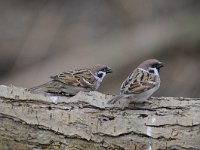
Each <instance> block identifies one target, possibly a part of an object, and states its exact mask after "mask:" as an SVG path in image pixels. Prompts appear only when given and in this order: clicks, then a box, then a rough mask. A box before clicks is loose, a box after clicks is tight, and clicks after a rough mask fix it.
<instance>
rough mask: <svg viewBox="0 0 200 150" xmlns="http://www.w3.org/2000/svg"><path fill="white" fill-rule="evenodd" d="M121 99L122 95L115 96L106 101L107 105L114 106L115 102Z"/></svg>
mask: <svg viewBox="0 0 200 150" xmlns="http://www.w3.org/2000/svg"><path fill="white" fill-rule="evenodd" d="M121 98H123V96H122V95H117V96H115V97H114V98H112V99H111V100H109V101H108V104H115V103H116V102H118V101H119V100H120V99H121Z"/></svg>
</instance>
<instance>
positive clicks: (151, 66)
mask: <svg viewBox="0 0 200 150" xmlns="http://www.w3.org/2000/svg"><path fill="white" fill-rule="evenodd" d="M162 67H164V63H163V62H160V61H159V60H157V59H148V60H146V61H144V62H143V63H141V64H140V65H139V66H138V68H142V69H144V70H147V71H148V72H149V73H152V74H156V75H158V73H159V71H160V68H162Z"/></svg>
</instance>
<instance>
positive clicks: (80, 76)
mask: <svg viewBox="0 0 200 150" xmlns="http://www.w3.org/2000/svg"><path fill="white" fill-rule="evenodd" d="M111 72H112V69H111V68H110V67H108V66H105V65H95V66H93V67H90V68H86V69H79V70H73V71H68V72H63V73H61V74H59V75H56V76H51V77H50V78H51V79H52V80H51V81H49V82H47V83H45V84H43V85H40V86H37V87H33V88H31V89H29V91H30V92H31V93H50V94H58V95H59V94H62V95H70V96H73V95H76V94H77V93H78V92H79V91H85V92H88V91H94V90H97V89H98V88H99V86H100V84H101V82H102V81H103V79H104V77H105V76H106V74H108V73H111Z"/></svg>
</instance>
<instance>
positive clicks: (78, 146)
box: [0, 86, 200, 150]
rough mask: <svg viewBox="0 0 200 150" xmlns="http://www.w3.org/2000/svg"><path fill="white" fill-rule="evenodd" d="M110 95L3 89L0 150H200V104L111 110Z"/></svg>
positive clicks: (160, 101) (162, 101) (177, 101)
mask: <svg viewBox="0 0 200 150" xmlns="http://www.w3.org/2000/svg"><path fill="white" fill-rule="evenodd" d="M111 98H112V96H111V95H104V94H101V93H98V92H90V93H84V92H80V93H78V94H77V95H76V96H74V97H72V98H67V97H58V96H44V95H39V94H31V93H29V92H28V91H27V90H25V89H22V88H17V87H14V86H10V87H7V86H0V149H20V150H21V149H66V150H108V149H109V150H113V149H115V150H140V149H141V150H143V149H146V150H156V149H162V150H166V149H181V150H182V149H183V150H184V149H188V150H192V149H194V150H196V149H200V99H199V98H196V99H195V98H192V99H191V98H173V97H159V98H151V100H152V102H153V103H152V104H151V105H148V106H147V105H140V106H137V105H135V106H130V107H129V108H126V109H124V110H122V109H120V108H111V107H113V106H109V105H107V104H106V102H107V101H108V100H109V99H111Z"/></svg>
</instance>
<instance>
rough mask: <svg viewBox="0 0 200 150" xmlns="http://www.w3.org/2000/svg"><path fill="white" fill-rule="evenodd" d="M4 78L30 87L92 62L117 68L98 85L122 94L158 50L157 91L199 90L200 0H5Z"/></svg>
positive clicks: (1, 4) (0, 20) (0, 46)
mask: <svg viewBox="0 0 200 150" xmlns="http://www.w3.org/2000/svg"><path fill="white" fill-rule="evenodd" d="M0 52H1V55H0V84H4V85H10V84H13V85H15V86H20V87H26V88H29V87H32V86H35V85H39V84H42V83H44V82H46V81H48V80H49V78H48V77H49V76H50V75H55V74H57V73H60V72H62V71H67V70H71V69H74V68H83V67H86V66H91V65H94V64H99V63H100V64H107V65H108V66H110V67H112V68H113V70H114V72H113V74H112V75H109V76H107V77H106V79H105V80H104V82H103V84H102V86H101V88H100V90H99V91H101V92H104V93H110V94H116V93H118V92H119V87H120V84H121V82H122V81H123V80H124V79H125V78H126V76H128V74H129V73H130V72H131V71H132V70H133V69H134V68H135V67H136V66H137V65H138V64H139V63H140V62H141V61H144V60H145V59H148V58H157V59H159V60H161V61H163V62H165V63H166V67H165V68H163V69H162V70H161V80H162V84H161V88H160V89H159V91H158V92H157V93H156V94H154V96H184V97H200V92H199V89H200V80H199V79H200V75H199V73H200V1H198V0H174V1H170V2H169V1H166V0H148V1H146V0H59V1H58V0H34V1H33V0H0Z"/></svg>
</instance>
